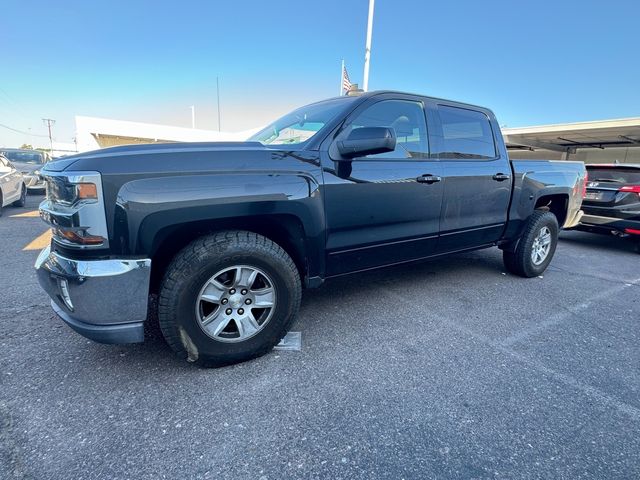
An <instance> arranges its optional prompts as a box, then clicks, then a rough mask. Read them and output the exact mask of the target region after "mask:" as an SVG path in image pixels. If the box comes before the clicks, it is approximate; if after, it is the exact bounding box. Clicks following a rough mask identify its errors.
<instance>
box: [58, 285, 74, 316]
mask: <svg viewBox="0 0 640 480" xmlns="http://www.w3.org/2000/svg"><path fill="white" fill-rule="evenodd" d="M58 288H59V289H60V296H61V297H62V301H63V302H64V304H65V305H66V306H67V308H68V309H69V310H71V311H72V312H73V302H72V301H71V295H69V282H67V280H66V279H65V278H58Z"/></svg>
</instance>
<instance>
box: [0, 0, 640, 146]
mask: <svg viewBox="0 0 640 480" xmlns="http://www.w3.org/2000/svg"><path fill="white" fill-rule="evenodd" d="M367 8H368V0H342V1H338V0H322V1H286V0H283V1H277V0H272V1H243V0H236V1H233V2H229V1H222V0H219V1H201V2H196V1H188V0H183V1H181V2H161V1H154V2H152V1H139V2H136V1H132V0H129V1H121V0H112V1H109V2H89V1H86V0H85V1H59V2H50V1H47V2H45V1H40V2H38V1H29V0H3V6H2V18H3V21H2V26H1V28H0V60H1V61H2V65H3V67H4V68H2V70H1V73H0V124H3V125H8V126H10V127H12V128H15V129H17V130H21V131H30V132H31V133H32V134H33V135H34V136H33V137H32V141H33V142H34V143H36V144H42V145H46V144H47V143H48V141H47V140H46V139H45V138H44V137H38V136H35V135H44V134H46V128H45V126H44V125H43V123H42V120H41V118H43V117H49V118H54V119H56V122H57V123H56V125H55V126H54V137H55V139H56V140H58V141H69V142H70V141H71V140H72V137H73V135H74V118H73V117H74V115H89V116H99V117H107V118H117V119H123V120H132V121H143V122H154V123H165V124H171V125H178V126H185V127H187V126H190V124H191V113H190V109H189V106H190V105H195V106H196V123H197V127H199V128H209V129H217V118H216V96H215V94H216V89H215V85H216V76H219V77H220V85H221V110H222V129H223V130H230V131H234V130H243V129H247V128H252V127H257V126H260V125H262V124H264V123H266V122H268V121H269V120H270V119H273V118H275V117H277V116H280V115H281V114H283V113H285V112H286V111H288V110H290V109H292V108H293V107H295V106H299V105H301V104H304V103H307V102H310V101H314V100H318V99H322V98H326V97H330V96H334V95H336V93H337V90H338V87H339V81H340V76H339V75H340V60H341V58H344V59H345V62H346V65H347V68H348V70H349V74H350V76H351V79H352V81H354V82H361V80H362V66H363V60H364V42H365V33H366V21H367ZM639 15H640V2H637V1H630V0H629V1H626V0H610V1H607V2H604V1H595V0H583V1H574V0H570V1H563V0H555V1H550V0H538V1H535V2H514V1H503V0H495V1H490V0H488V1H477V0H459V1H456V0H449V1H446V2H442V1H427V0H423V1H420V0H377V1H376V10H375V19H374V29H373V46H372V56H371V73H370V80H369V87H370V89H371V90H375V89H386V88H391V89H399V90H407V91H413V92H418V93H424V94H427V95H433V96H440V97H446V98H452V99H456V100H463V101H468V102H472V103H477V104H482V105H485V106H488V107H490V108H492V109H493V110H494V111H495V112H496V114H497V115H498V118H499V120H500V123H501V124H506V125H508V126H525V125H536V124H544V123H559V122H571V121H581V120H596V119H605V118H618V117H628V116H640V89H639V85H640V62H637V61H636V57H637V53H638V36H637V32H638V21H637V18H638V16H639ZM29 129H30V130H29ZM27 139H28V137H27V136H26V135H24V134H20V133H14V132H12V131H10V130H7V129H6V128H3V127H0V145H5V146H15V145H16V144H21V143H23V142H25V141H27Z"/></svg>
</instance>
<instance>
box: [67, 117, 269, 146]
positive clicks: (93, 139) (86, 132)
mask: <svg viewBox="0 0 640 480" xmlns="http://www.w3.org/2000/svg"><path fill="white" fill-rule="evenodd" d="M258 130H259V128H255V129H252V130H245V131H242V132H216V131H213V130H199V129H195V128H183V127H173V126H170V125H157V124H153V123H139V122H128V121H124V120H110V119H106V118H97V117H82V116H76V145H77V151H78V152H86V151H88V150H96V149H98V148H105V147H113V146H116V145H131V144H140V143H166V142H226V141H242V140H246V139H247V138H249V137H250V136H251V135H253V134H254V133H255V132H257V131H258Z"/></svg>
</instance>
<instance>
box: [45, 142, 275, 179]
mask: <svg viewBox="0 0 640 480" xmlns="http://www.w3.org/2000/svg"><path fill="white" fill-rule="evenodd" d="M249 150H251V151H263V152H267V151H268V150H270V149H267V148H266V147H265V146H264V145H262V144H261V143H260V142H199V143H154V144H145V145H123V146H118V147H110V148H103V149H100V150H93V151H90V152H83V153H79V154H76V155H71V156H68V157H63V158H60V159H58V160H54V161H51V162H49V163H47V164H46V166H45V168H44V169H43V170H45V171H50V172H63V171H65V170H88V169H94V167H93V166H95V165H98V164H99V163H103V162H105V163H106V162H109V161H110V160H111V161H112V162H114V163H119V162H118V160H122V159H123V158H131V157H136V159H141V157H146V158H148V161H149V162H150V163H151V162H153V158H154V157H156V156H158V155H161V156H167V155H172V156H173V155H175V156H176V157H177V156H181V155H184V154H190V153H191V154H193V153H198V152H201V153H202V152H211V153H213V152H220V153H223V152H239V151H249ZM84 165H92V167H91V168H87V167H85V166H84ZM97 170H98V171H100V169H97Z"/></svg>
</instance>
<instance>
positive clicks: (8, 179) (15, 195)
mask: <svg viewBox="0 0 640 480" xmlns="http://www.w3.org/2000/svg"><path fill="white" fill-rule="evenodd" d="M26 200H27V186H26V185H25V183H24V179H23V178H22V173H20V172H19V171H18V170H16V167H14V166H13V164H12V163H11V162H10V161H9V160H8V159H7V157H5V156H4V155H0V216H1V215H2V207H5V206H7V205H11V204H13V206H14V207H24V204H25V202H26Z"/></svg>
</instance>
